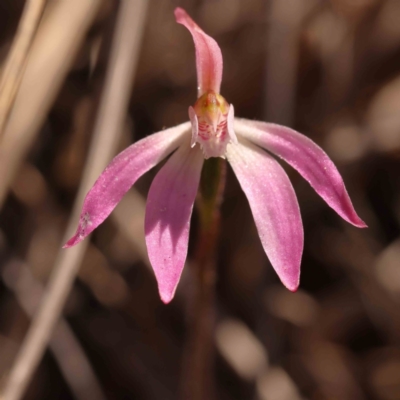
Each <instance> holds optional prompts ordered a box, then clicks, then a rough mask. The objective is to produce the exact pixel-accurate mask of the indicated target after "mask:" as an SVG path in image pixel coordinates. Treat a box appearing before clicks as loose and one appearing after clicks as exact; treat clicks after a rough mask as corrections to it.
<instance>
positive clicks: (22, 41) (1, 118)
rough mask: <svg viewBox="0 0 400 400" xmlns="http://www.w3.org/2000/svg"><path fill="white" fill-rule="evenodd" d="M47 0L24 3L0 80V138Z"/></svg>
mask: <svg viewBox="0 0 400 400" xmlns="http://www.w3.org/2000/svg"><path fill="white" fill-rule="evenodd" d="M46 1H47V0H28V1H27V2H26V3H25V7H24V11H23V13H22V17H21V21H20V23H19V25H18V29H17V33H16V35H15V39H14V41H13V44H12V46H11V49H10V51H9V53H8V56H7V59H6V61H5V64H4V67H3V70H2V74H1V80H0V137H1V136H2V134H3V129H4V126H5V124H6V121H7V117H8V115H9V113H10V109H11V107H12V104H13V102H14V98H15V94H16V92H17V88H18V84H19V82H20V80H21V76H22V73H23V70H24V67H25V61H26V58H27V55H28V52H29V48H30V46H31V43H32V40H33V37H34V35H35V33H36V29H37V27H38V25H39V22H40V18H41V16H42V13H43V9H44V7H45V5H46Z"/></svg>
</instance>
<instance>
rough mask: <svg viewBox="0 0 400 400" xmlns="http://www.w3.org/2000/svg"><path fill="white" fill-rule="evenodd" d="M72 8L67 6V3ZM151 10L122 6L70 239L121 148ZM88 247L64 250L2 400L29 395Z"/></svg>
mask: <svg viewBox="0 0 400 400" xmlns="http://www.w3.org/2000/svg"><path fill="white" fill-rule="evenodd" d="M71 2H72V0H64V1H63V2H61V3H71ZM78 4H81V5H82V11H86V13H84V14H83V16H82V17H84V18H90V17H91V18H92V17H94V15H95V11H96V10H97V9H98V6H99V5H100V2H99V1H95V0H86V1H82V0H74V1H73V2H72V4H70V5H71V6H72V7H73V8H77V7H78ZM147 4H148V3H147V2H146V1H145V0H135V1H131V0H124V1H123V2H121V5H120V7H121V8H120V9H119V12H118V17H117V25H116V31H115V35H114V38H113V46H112V52H111V55H110V62H109V66H108V71H107V75H106V81H105V87H104V90H103V94H102V99H101V102H100V106H99V111H98V114H97V119H96V123H95V128H94V136H93V139H92V147H91V151H90V153H89V156H88V160H87V162H86V165H85V171H84V176H83V178H82V182H81V185H80V188H79V193H78V196H77V199H76V201H75V204H74V210H73V213H72V216H71V219H70V222H69V225H68V229H67V231H68V232H69V234H70V232H72V231H73V229H74V227H75V226H76V223H77V220H78V216H79V213H80V208H81V204H82V199H83V197H84V195H85V193H86V192H87V191H88V188H89V187H90V185H91V184H93V182H94V180H95V178H96V177H97V176H98V175H99V174H100V172H101V171H102V170H103V169H104V168H105V166H106V165H107V162H108V161H109V160H110V158H111V157H112V155H113V153H114V152H115V149H116V147H117V144H118V139H119V138H120V135H121V132H122V126H123V124H124V121H125V115H126V109H127V106H128V102H129V96H130V89H131V84H132V81H133V76H134V72H135V68H136V65H137V60H138V54H139V49H140V43H141V37H142V33H143V28H144V26H145V24H144V21H145V14H146V9H147ZM83 6H85V7H84V8H83ZM64 18H65V17H64ZM88 243H89V242H88V241H87V240H86V241H84V242H82V243H80V244H79V245H77V246H75V247H74V248H72V249H69V250H61V249H60V252H59V254H58V257H57V259H56V262H55V267H54V270H53V272H52V275H51V277H50V281H49V283H48V285H47V287H46V291H45V293H44V295H43V299H42V301H41V304H40V306H39V309H38V311H37V313H36V315H35V317H34V319H33V322H32V324H31V326H30V328H29V331H28V333H27V335H26V338H25V339H24V342H23V343H22V346H21V348H20V350H19V353H18V354H17V357H16V359H15V361H14V364H13V366H12V368H11V370H10V373H9V377H8V380H7V382H6V385H5V387H4V389H3V392H2V393H1V394H0V398H1V400H19V399H21V398H22V396H23V395H24V393H25V390H26V388H27V386H28V384H29V382H30V380H31V378H32V375H33V373H34V372H35V369H36V367H37V365H38V364H39V362H40V360H41V358H42V356H43V353H44V351H45V349H46V346H47V344H48V342H49V340H50V338H51V335H52V332H53V330H54V328H55V326H56V324H57V321H58V320H59V317H60V314H61V313H62V310H63V307H64V304H65V301H66V299H67V296H68V294H69V292H70V290H71V287H72V285H73V282H74V279H75V276H76V274H77V272H78V269H79V267H80V264H81V261H82V259H83V256H84V252H85V250H86V247H87V246H88Z"/></svg>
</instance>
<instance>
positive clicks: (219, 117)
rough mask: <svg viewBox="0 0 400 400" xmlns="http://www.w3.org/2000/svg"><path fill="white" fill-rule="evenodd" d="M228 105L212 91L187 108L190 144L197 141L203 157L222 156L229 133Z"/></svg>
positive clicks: (228, 139)
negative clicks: (189, 120)
mask: <svg viewBox="0 0 400 400" xmlns="http://www.w3.org/2000/svg"><path fill="white" fill-rule="evenodd" d="M230 107H231V106H230V105H229V104H228V102H227V101H226V100H225V99H224V98H223V97H222V96H221V95H220V94H217V93H215V92H213V91H209V92H207V93H204V94H203V95H202V96H201V97H199V98H198V99H197V101H196V103H195V105H194V107H193V108H190V109H189V115H190V119H191V121H192V130H193V138H192V145H194V144H195V143H199V144H200V146H201V148H202V150H203V153H204V157H205V158H210V157H224V156H225V152H226V146H227V144H228V143H229V141H230V140H231V139H232V138H230V135H229V127H228V124H229V121H228V114H229V109H230Z"/></svg>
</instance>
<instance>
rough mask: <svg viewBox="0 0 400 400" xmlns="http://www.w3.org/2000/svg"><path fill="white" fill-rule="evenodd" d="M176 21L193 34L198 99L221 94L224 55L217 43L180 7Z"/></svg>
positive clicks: (176, 14)
mask: <svg viewBox="0 0 400 400" xmlns="http://www.w3.org/2000/svg"><path fill="white" fill-rule="evenodd" d="M175 19H176V22H177V23H178V24H182V25H183V26H185V27H186V28H187V29H188V30H189V32H190V33H191V35H192V37H193V41H194V46H195V48H196V67H197V84H198V85H197V86H198V97H200V96H201V95H202V94H204V93H206V92H208V91H209V90H212V91H214V92H216V93H219V90H220V87H221V80H222V67H223V62H222V54H221V49H220V48H219V46H218V44H217V42H216V41H215V40H214V39H213V38H212V37H210V36H208V35H207V34H205V33H204V32H203V30H202V29H201V28H200V27H199V26H198V25H197V24H196V23H195V22H194V21H193V20H192V18H190V16H189V15H188V14H187V12H186V11H185V10H184V9H182V8H180V7H178V8H176V9H175Z"/></svg>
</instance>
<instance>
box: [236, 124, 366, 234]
mask: <svg viewBox="0 0 400 400" xmlns="http://www.w3.org/2000/svg"><path fill="white" fill-rule="evenodd" d="M235 129H236V132H237V133H239V134H240V135H241V136H243V137H245V138H246V139H248V140H250V141H251V142H253V143H255V144H256V145H258V146H260V147H262V148H264V149H266V150H268V151H270V152H272V153H274V154H276V155H277V156H278V157H280V158H282V159H283V160H285V161H286V162H287V163H288V164H290V165H291V166H292V167H293V168H295V169H296V170H297V171H298V172H299V173H300V175H301V176H302V177H303V178H304V179H305V180H307V181H308V182H309V183H310V185H311V186H312V187H313V188H314V190H315V191H316V192H317V193H318V194H319V195H320V196H321V197H322V198H323V199H324V200H325V201H326V202H327V204H328V205H329V206H330V207H332V208H333V209H334V210H335V211H336V212H337V213H338V214H339V215H340V216H341V217H342V218H343V219H344V220H346V221H347V222H349V223H351V224H353V225H355V226H357V227H359V228H365V227H366V226H367V225H366V224H365V222H364V221H363V220H362V219H361V218H360V217H359V216H358V215H357V213H356V211H355V210H354V207H353V204H352V203H351V200H350V197H349V195H348V193H347V190H346V188H345V186H344V183H343V179H342V177H341V176H340V173H339V171H338V170H337V168H336V167H335V165H334V164H333V162H332V160H331V159H330V158H329V157H328V155H327V154H326V153H325V152H324V151H323V150H322V149H321V148H320V147H319V146H318V145H316V144H315V143H314V142H313V141H312V140H311V139H309V138H308V137H306V136H304V135H302V134H301V133H298V132H296V131H294V130H292V129H290V128H287V127H285V126H281V125H276V124H270V123H266V122H260V121H250V120H246V119H238V118H236V119H235Z"/></svg>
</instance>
